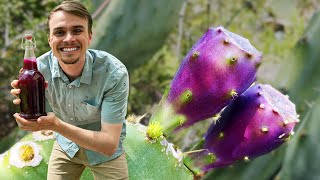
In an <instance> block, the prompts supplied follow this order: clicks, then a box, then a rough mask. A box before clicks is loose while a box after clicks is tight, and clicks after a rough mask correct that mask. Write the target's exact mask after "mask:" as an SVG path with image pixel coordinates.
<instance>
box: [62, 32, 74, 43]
mask: <svg viewBox="0 0 320 180" xmlns="http://www.w3.org/2000/svg"><path fill="white" fill-rule="evenodd" d="M64 41H65V42H73V41H75V39H74V36H73V35H72V33H67V35H66V38H64Z"/></svg>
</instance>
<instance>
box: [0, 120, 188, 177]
mask: <svg viewBox="0 0 320 180" xmlns="http://www.w3.org/2000/svg"><path fill="white" fill-rule="evenodd" d="M47 134H48V133H47ZM127 134H128V135H127V138H126V140H125V141H124V148H125V149H126V156H127V161H128V168H129V177H130V179H132V180H140V179H150V180H153V179H154V180H157V179H159V178H160V179H175V178H177V179H185V180H188V179H190V180H192V179H193V174H192V172H191V171H189V170H188V169H187V168H186V167H185V166H184V165H183V162H182V153H181V151H179V150H177V149H176V148H175V147H174V145H173V144H172V143H169V142H167V141H166V139H165V138H164V137H162V138H159V139H157V140H154V141H150V140H148V138H147V137H146V127H145V126H143V125H141V124H138V123H137V124H133V123H127ZM50 137H51V138H47V137H46V136H45V135H44V134H41V132H38V133H34V134H29V135H27V136H26V137H25V138H23V139H22V140H21V141H20V142H18V143H16V144H15V145H14V146H13V147H12V148H11V149H9V150H8V151H7V152H5V153H4V154H1V155H0V179H2V180H12V179H14V180H26V179H46V177H47V166H48V160H49V157H50V153H51V149H52V145H53V137H52V136H50ZM81 179H82V180H91V179H93V176H92V174H91V172H90V171H89V170H88V169H86V170H85V172H84V174H83V175H82V177H81Z"/></svg>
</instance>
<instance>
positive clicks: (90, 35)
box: [89, 31, 92, 45]
mask: <svg viewBox="0 0 320 180" xmlns="http://www.w3.org/2000/svg"><path fill="white" fill-rule="evenodd" d="M91 41H92V31H91V32H90V33H89V45H90V44H91Z"/></svg>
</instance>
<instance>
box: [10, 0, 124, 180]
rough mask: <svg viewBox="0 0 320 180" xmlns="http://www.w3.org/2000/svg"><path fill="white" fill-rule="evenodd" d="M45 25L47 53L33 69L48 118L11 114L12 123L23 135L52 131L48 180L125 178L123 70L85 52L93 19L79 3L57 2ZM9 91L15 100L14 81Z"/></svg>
mask: <svg viewBox="0 0 320 180" xmlns="http://www.w3.org/2000/svg"><path fill="white" fill-rule="evenodd" d="M47 25H48V28H49V35H48V42H49V45H50V47H51V51H49V52H47V53H45V54H44V55H42V56H40V57H39V58H38V59H37V64H38V69H39V71H40V72H41V73H42V74H43V75H44V77H45V80H46V81H47V88H46V100H47V112H48V113H47V116H41V117H39V118H38V119H37V120H36V121H28V120H25V119H23V118H21V117H20V116H19V114H18V113H16V114H14V117H15V119H16V121H17V123H18V124H19V126H20V128H21V129H23V130H28V131H38V130H53V131H55V136H56V140H55V143H54V146H53V150H52V154H51V157H50V160H49V166H48V179H49V180H58V179H63V180H66V179H79V178H80V176H81V173H82V172H83V170H84V168H85V167H88V168H90V169H91V171H92V173H93V175H94V177H95V179H128V170H127V162H126V157H125V153H124V150H123V147H122V143H123V140H124V138H125V130H126V124H125V116H126V112H127V99H128V89H129V87H128V85H129V80H128V79H129V77H128V72H127V70H126V68H125V66H124V65H123V64H122V63H121V62H120V61H119V60H118V59H116V58H115V57H113V56H112V55H110V54H108V53H106V52H103V51H97V50H91V49H88V46H89V45H90V43H91V40H92V32H91V28H92V18H91V16H90V14H89V13H88V11H87V9H86V8H85V7H84V6H83V5H82V4H81V3H80V2H78V1H74V0H70V1H64V2H62V3H61V4H60V5H59V6H57V7H56V8H55V9H53V10H52V11H51V13H50V15H49V16H48V19H47ZM11 86H12V87H13V88H14V89H12V90H11V93H12V94H13V95H15V96H17V95H19V93H20V89H18V80H14V81H13V82H12V83H11ZM20 102H21V100H20V99H19V98H17V99H15V100H14V101H13V103H14V104H17V105H18V104H20Z"/></svg>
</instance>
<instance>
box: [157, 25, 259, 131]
mask: <svg viewBox="0 0 320 180" xmlns="http://www.w3.org/2000/svg"><path fill="white" fill-rule="evenodd" d="M261 58H262V55H261V53H260V52H259V51H258V50H256V49H255V48H254V47H253V46H252V45H251V44H250V42H249V41H248V40H247V39H245V38H243V37H241V36H239V35H237V34H234V33H232V32H229V31H228V30H226V29H225V28H223V27H221V26H220V27H217V28H209V29H208V31H207V32H206V33H205V34H204V35H203V36H202V37H201V38H200V40H199V41H198V42H197V43H196V44H195V45H194V46H193V47H192V48H191V50H190V52H189V53H188V54H187V55H186V57H185V58H184V59H183V61H182V62H181V64H180V67H179V69H178V71H177V72H176V74H175V76H174V78H173V80H172V82H171V84H170V87H169V89H168V92H167V93H166V94H165V95H164V96H163V98H162V101H161V102H160V104H159V106H158V109H157V110H156V112H155V113H154V114H153V116H152V117H151V122H160V124H161V125H162V126H163V128H164V130H165V131H166V130H167V128H168V129H169V130H168V131H167V132H169V131H172V130H174V131H178V130H180V129H182V128H185V127H188V126H190V125H192V124H194V123H196V122H198V121H201V120H204V119H208V118H210V117H213V116H214V115H215V114H217V113H218V112H220V111H221V109H222V108H223V107H225V106H226V105H228V104H229V103H230V101H232V100H234V99H235V98H236V97H237V96H238V94H241V93H243V92H244V91H245V90H246V89H247V88H248V87H249V86H250V85H251V84H252V83H253V82H254V81H255V79H256V70H257V68H258V66H259V64H260V62H261ZM164 133H165V132H164Z"/></svg>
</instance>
